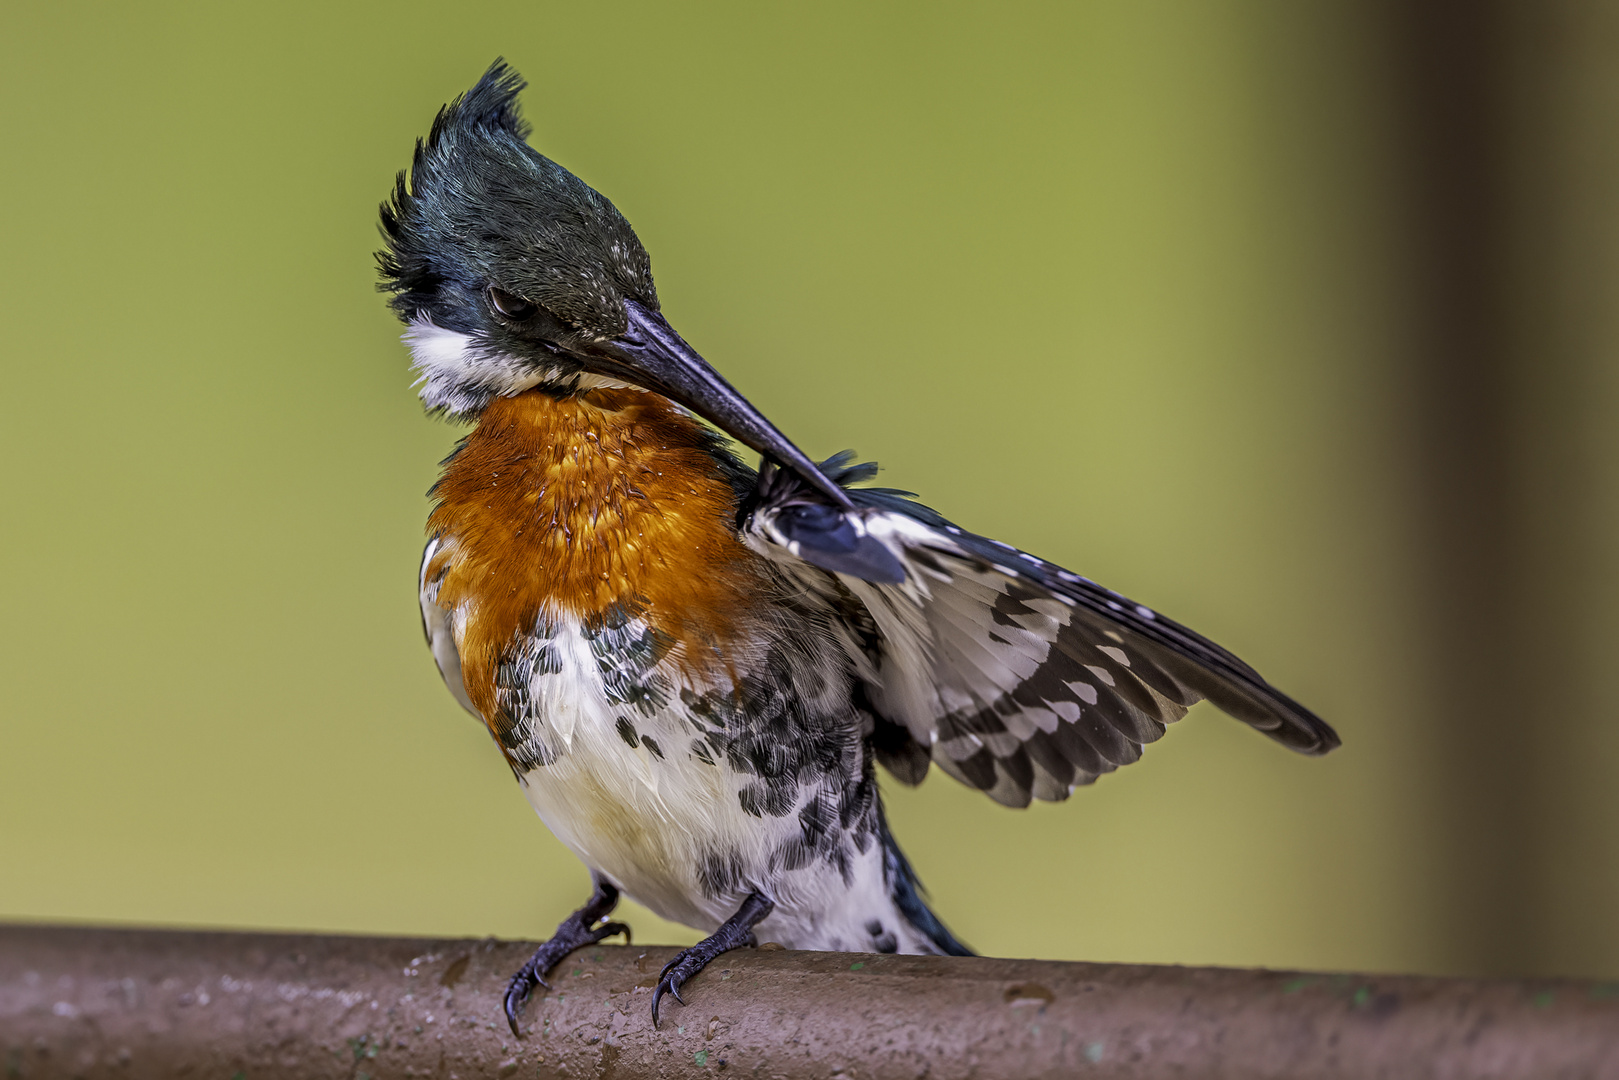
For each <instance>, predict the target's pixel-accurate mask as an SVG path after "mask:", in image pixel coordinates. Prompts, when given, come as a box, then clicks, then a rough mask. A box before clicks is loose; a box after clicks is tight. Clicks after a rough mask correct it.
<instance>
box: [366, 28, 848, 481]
mask: <svg viewBox="0 0 1619 1080" xmlns="http://www.w3.org/2000/svg"><path fill="white" fill-rule="evenodd" d="M524 85H525V84H524V82H523V80H522V78H521V77H520V76H518V74H517V73H516V72H514V71H512V70H511V69H510V68H509V67H507V66H506V65H505V63H504V62H502V61H499V60H497V61H496V62H495V63H494V65H493V66H491V67H490V68H489V70H488V71H487V72H485V73H484V76H483V78H481V79H479V80H478V83H477V85H475V86H474V87H473V88H472V89H471V90H469V91H467V93H466V94H464V95H462V96H461V97H458V98H456V99H455V100H454V101H452V102H450V103H449V104H448V105H446V106H445V107H444V108H443V109H441V110H439V114H438V117H437V118H436V119H435V120H434V121H433V127H432V131H431V132H430V133H429V135H428V137H427V138H426V139H425V140H419V141H418V142H417V144H416V154H415V158H414V160H413V162H412V165H411V170H410V175H409V176H408V178H407V176H406V174H405V173H403V172H401V173H400V174H399V179H398V182H397V183H396V185H395V188H394V193H393V197H392V198H391V199H390V200H389V201H387V202H385V203H384V204H383V206H382V232H383V237H384V240H385V241H386V243H387V248H386V250H384V251H382V252H379V253H378V256H377V260H378V263H379V265H380V266H381V270H382V278H383V282H382V286H381V287H382V289H383V291H385V292H389V293H392V294H393V298H392V300H391V301H390V304H391V306H392V307H393V309H394V311H395V312H396V313H397V314H398V316H399V318H400V319H401V320H402V321H403V322H404V323H405V324H406V326H407V327H408V329H407V330H406V332H405V340H406V342H407V343H408V344H409V345H410V348H411V351H412V353H413V355H414V357H415V362H416V368H417V370H418V371H419V372H420V373H421V397H422V400H423V402H425V403H426V405H427V406H428V408H429V409H433V410H435V411H442V412H445V413H448V414H451V415H454V416H459V417H465V418H469V419H470V418H475V417H476V416H477V414H478V413H479V412H481V411H482V409H483V408H484V406H485V405H487V404H489V402H490V401H492V400H493V399H494V398H496V397H501V396H506V395H512V394H520V393H523V392H525V391H529V390H535V389H539V390H542V391H545V392H549V393H555V394H568V393H574V392H578V391H580V390H585V389H589V388H591V387H599V386H633V387H639V388H641V389H644V390H650V391H652V392H654V393H658V394H662V395H664V396H666V397H668V398H670V399H672V400H674V401H676V402H679V403H680V404H681V405H684V406H685V407H687V408H689V409H691V410H692V411H693V412H695V413H697V414H698V415H699V416H702V417H704V418H705V419H707V420H709V421H710V422H712V423H714V424H715V425H717V426H718V427H719V428H721V429H722V430H724V431H725V432H727V433H728V434H730V435H732V436H733V437H735V438H736V439H738V440H739V441H741V442H743V443H745V444H747V445H748V446H750V447H752V448H753V449H755V450H757V451H759V452H760V453H762V454H765V455H766V456H768V457H771V458H774V459H775V460H776V461H778V462H780V463H781V464H783V465H785V466H787V467H789V468H791V469H793V470H794V471H795V472H798V473H801V474H802V475H804V478H805V479H806V480H808V481H809V482H810V483H811V484H813V485H814V486H815V487H816V488H818V489H820V490H821V491H822V492H823V493H825V494H827V495H828V496H830V497H831V498H833V499H834V500H835V501H836V502H837V503H838V504H839V505H840V506H843V507H846V508H847V507H849V506H850V503H849V501H848V497H847V496H846V495H845V494H844V493H843V490H842V489H841V488H839V487H838V486H837V485H836V484H834V483H832V482H831V481H830V480H828V479H826V477H825V476H823V475H822V473H821V472H820V470H819V469H817V468H816V467H815V465H814V463H813V462H811V461H810V459H809V458H808V457H806V456H805V455H804V454H803V452H802V451H800V450H799V449H798V448H797V447H796V446H794V445H793V444H792V443H791V442H789V441H788V440H787V438H786V437H785V436H784V435H782V434H781V432H779V431H777V430H776V428H775V427H774V426H773V425H772V424H771V423H770V422H769V421H768V420H766V419H765V418H764V417H763V416H762V415H760V413H759V411H758V410H757V409H755V408H754V407H753V406H752V405H750V404H749V403H748V401H747V399H745V398H744V397H742V395H741V394H739V393H737V392H736V390H734V389H733V388H732V387H731V385H730V384H729V383H727V382H726V381H725V380H724V379H723V378H722V377H721V376H720V375H719V373H718V372H716V371H715V370H714V369H713V368H712V367H710V366H709V365H708V363H707V362H706V361H704V360H703V358H702V357H701V356H699V355H697V353H696V352H695V351H694V350H693V349H692V348H691V346H689V345H687V344H686V342H685V341H683V340H682V339H681V337H680V335H679V334H677V333H675V331H674V329H673V328H672V327H671V326H670V325H669V324H668V323H667V322H666V321H665V320H664V318H663V315H662V314H661V313H660V311H659V308H658V294H657V289H656V288H655V287H654V286H653V284H652V264H651V261H650V260H649V259H648V258H647V253H646V249H645V248H643V247H642V246H641V241H640V240H639V239H637V238H636V235H635V232H634V230H632V229H631V228H630V224H629V222H627V221H625V220H624V216H623V215H622V214H620V213H619V212H618V210H617V209H616V208H615V207H614V206H613V204H612V203H610V202H608V201H607V200H606V199H605V198H603V197H602V196H601V195H600V194H598V193H597V192H596V191H594V190H592V189H591V188H590V187H589V186H588V185H587V184H585V183H584V181H582V180H580V179H579V178H578V177H576V176H574V175H573V174H572V173H570V172H568V170H566V169H564V168H563V167H562V166H560V165H558V164H557V163H556V162H554V161H551V160H550V159H548V158H546V157H543V156H542V155H540V154H539V153H537V152H536V151H535V150H534V149H533V148H532V147H530V146H529V145H528V143H527V141H526V138H527V135H528V125H527V124H526V123H525V122H524V121H523V119H522V116H521V115H520V113H519V112H518V108H517V95H518V93H519V92H520V91H521V90H522V89H523V87H524Z"/></svg>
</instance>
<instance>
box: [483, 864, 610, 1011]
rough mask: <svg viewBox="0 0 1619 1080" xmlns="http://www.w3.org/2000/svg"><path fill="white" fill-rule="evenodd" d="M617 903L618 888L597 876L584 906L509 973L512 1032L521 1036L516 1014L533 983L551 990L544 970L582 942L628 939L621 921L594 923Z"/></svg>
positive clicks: (553, 965)
mask: <svg viewBox="0 0 1619 1080" xmlns="http://www.w3.org/2000/svg"><path fill="white" fill-rule="evenodd" d="M617 906H618V889H616V888H615V887H613V886H612V885H609V884H608V883H607V882H605V881H602V880H601V879H599V878H598V879H597V880H596V891H595V892H594V893H592V894H591V897H590V899H589V900H588V901H586V903H585V906H584V907H582V908H580V909H579V910H578V911H576V912H574V913H573V914H572V915H569V916H568V917H567V918H566V919H563V920H562V922H561V924H559V925H558V926H557V932H556V933H555V934H553V935H551V940H550V941H547V942H546V943H545V944H544V945H541V946H540V947H539V948H538V949H535V950H534V955H533V956H531V957H529V958H528V963H526V964H524V965H523V966H522V967H521V968H519V969H518V970H517V974H516V975H513V976H512V981H511V982H509V983H507V984H506V1023H508V1024H510V1025H511V1028H512V1034H513V1035H518V1036H519V1037H521V1035H520V1033H519V1032H518V1030H517V1014H518V1012H519V1011H521V1010H522V1008H523V1002H525V1001H527V1000H528V995H529V992H530V991H532V990H533V989H534V987H535V986H536V985H538V986H543V987H545V988H546V989H547V990H549V989H551V984H550V983H548V982H546V981H545V973H546V972H547V971H550V970H551V968H553V967H555V966H556V963H557V961H558V960H561V959H562V958H563V957H564V956H567V955H568V954H569V953H571V952H573V950H575V949H577V948H579V947H580V946H581V945H594V944H596V942H598V941H600V940H601V939H602V938H608V937H612V936H613V935H614V934H623V935H624V940H625V942H628V941H629V940H630V928H629V927H628V926H625V925H624V924H623V923H620V922H604V923H602V924H601V925H600V926H597V925H596V923H597V922H598V921H599V920H601V919H604V918H606V917H607V915H608V913H609V912H611V911H612V910H613V908H615V907H617Z"/></svg>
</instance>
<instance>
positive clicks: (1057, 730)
mask: <svg viewBox="0 0 1619 1080" xmlns="http://www.w3.org/2000/svg"><path fill="white" fill-rule="evenodd" d="M850 460H851V459H850V458H849V457H847V456H845V455H839V456H838V457H837V458H834V459H832V460H830V461H828V462H826V463H825V464H823V466H822V467H823V469H824V470H825V471H826V472H827V475H829V476H832V477H833V478H834V479H835V480H838V481H839V482H840V483H843V484H844V485H845V486H846V487H847V485H848V484H849V483H851V482H852V481H853V480H864V479H868V478H869V477H870V475H871V473H872V471H873V467H871V466H851V465H850ZM848 490H849V493H850V496H851V498H852V499H853V501H854V503H855V505H856V507H857V510H856V511H855V512H853V513H837V512H833V511H832V510H831V509H830V508H829V507H826V506H825V505H824V503H822V502H820V496H819V495H818V494H816V493H815V492H813V491H811V490H810V489H809V488H808V486H807V485H805V484H803V483H802V481H799V480H798V479H797V478H796V477H795V476H793V475H792V474H789V473H784V472H782V471H780V470H777V469H775V468H773V467H772V466H770V465H768V464H767V465H766V466H765V468H764V469H762V470H761V471H760V474H759V482H758V488H757V489H756V491H755V493H754V495H753V497H752V499H751V500H750V502H749V504H748V505H747V506H746V507H745V512H744V522H743V531H744V536H745V538H746V539H747V540H748V542H749V544H750V545H752V546H753V548H754V549H755V550H756V551H759V552H760V553H761V554H764V555H766V556H768V557H769V558H771V559H772V560H773V561H775V562H776V564H777V565H778V566H779V567H781V568H782V570H783V571H784V572H785V573H787V574H788V575H789V576H791V577H794V578H796V579H797V580H799V581H800V582H802V583H804V584H805V585H806V586H807V587H809V588H811V589H816V588H823V589H824V582H825V580H826V578H827V576H828V575H834V576H835V577H836V578H837V581H838V582H839V583H840V585H841V586H842V588H843V589H844V590H846V591H847V593H848V594H849V595H852V596H853V597H854V598H855V599H856V600H857V601H858V602H859V603H861V604H863V605H864V606H865V607H866V609H867V612H868V613H869V614H870V616H871V620H872V623H873V624H874V625H875V626H876V629H877V634H876V637H877V646H876V650H877V653H878V655H877V656H876V657H875V659H872V658H870V657H866V658H863V660H864V661H865V668H866V669H867V670H869V671H870V672H871V674H870V675H869V676H868V679H869V685H868V686H867V688H866V694H867V697H868V699H869V701H870V704H871V707H872V708H873V710H874V711H875V712H876V713H877V714H878V716H879V718H880V721H881V723H882V725H883V731H884V737H883V741H884V746H883V747H882V748H881V756H882V760H884V761H885V763H887V762H890V761H894V762H898V763H899V766H900V767H899V769H897V770H895V772H896V776H898V777H899V778H900V779H901V780H903V781H905V782H907V783H915V782H919V781H920V780H921V778H922V775H923V774H925V772H926V760H927V759H931V760H932V762H933V763H934V764H936V765H938V766H939V767H940V768H941V769H943V770H944V771H945V772H946V773H948V774H949V775H951V776H953V777H955V778H956V779H957V780H959V781H961V782H962V783H964V784H967V785H969V786H971V787H975V788H978V789H979V790H982V791H984V792H985V793H986V794H988V795H989V796H990V797H991V798H993V799H995V800H996V801H998V802H1002V803H1005V804H1007V805H1010V806H1024V805H1027V804H1028V802H1029V800H1030V799H1031V798H1036V799H1042V800H1047V801H1055V800H1060V799H1063V798H1066V797H1067V796H1068V795H1069V794H1070V793H1072V791H1073V790H1074V789H1075V788H1076V787H1079V786H1081V785H1084V784H1089V783H1092V782H1093V781H1095V779H1096V778H1097V777H1098V776H1100V775H1102V774H1104V773H1107V772H1111V771H1113V770H1114V769H1116V768H1118V767H1119V766H1120V765H1128V764H1130V763H1131V762H1133V761H1136V760H1138V759H1139V758H1140V757H1141V753H1142V747H1144V746H1145V745H1146V744H1147V743H1150V742H1152V741H1154V740H1156V739H1158V738H1159V737H1161V736H1162V735H1163V734H1164V730H1165V727H1166V726H1167V725H1169V724H1171V723H1174V722H1175V721H1176V720H1179V719H1180V718H1181V717H1182V716H1184V715H1185V714H1186V711H1187V709H1188V708H1189V707H1190V706H1192V705H1193V704H1195V703H1196V702H1198V701H1200V700H1203V699H1208V700H1209V701H1211V702H1213V703H1214V704H1215V705H1217V706H1218V707H1219V708H1220V709H1222V710H1223V711H1225V712H1227V713H1229V714H1230V715H1232V716H1234V717H1236V718H1237V719H1239V720H1242V721H1243V722H1245V723H1247V724H1249V725H1250V726H1252V727H1254V728H1256V729H1258V730H1260V731H1262V732H1264V733H1265V734H1267V735H1269V736H1270V737H1271V738H1273V739H1275V740H1277V741H1278V742H1280V743H1282V744H1283V745H1284V746H1288V747H1290V748H1292V749H1294V750H1298V751H1301V752H1303V753H1307V754H1321V753H1325V752H1327V751H1328V750H1331V749H1333V748H1334V747H1336V746H1337V745H1338V737H1337V735H1336V734H1335V733H1334V732H1333V730H1332V729H1331V728H1330V727H1328V726H1327V725H1326V724H1325V723H1323V722H1322V721H1321V720H1320V719H1319V718H1317V717H1316V716H1315V715H1314V714H1312V713H1311V712H1309V710H1307V709H1305V708H1304V707H1303V706H1301V705H1299V704H1298V703H1297V702H1295V701H1293V700H1292V699H1291V698H1289V697H1287V696H1286V695H1284V694H1282V693H1281V692H1279V691H1277V690H1276V689H1275V688H1274V687H1272V686H1270V684H1269V683H1267V682H1265V680H1264V679H1263V678H1261V677H1260V675H1259V674H1258V673H1257V672H1256V671H1254V669H1253V668H1251V667H1249V666H1248V665H1247V664H1245V663H1243V662H1242V661H1241V660H1239V659H1237V657H1235V656H1233V655H1232V654H1231V653H1229V652H1227V651H1226V650H1225V649H1222V648H1221V647H1220V646H1218V645H1216V644H1214V643H1213V642H1211V641H1209V640H1208V639H1207V638H1204V637H1202V636H1200V635H1198V634H1196V633H1194V632H1193V631H1191V630H1189V629H1187V628H1186V627H1184V626H1182V625H1180V624H1179V623H1176V622H1174V621H1172V620H1170V619H1166V618H1164V617H1163V616H1162V615H1159V614H1158V613H1157V612H1155V611H1152V610H1151V609H1149V608H1147V607H1145V606H1143V605H1140V604H1137V603H1135V602H1134V601H1132V600H1129V599H1127V598H1126V597H1124V596H1121V595H1119V594H1118V593H1115V592H1113V591H1111V590H1109V589H1105V588H1103V587H1102V586H1099V585H1097V584H1096V583H1094V582H1092V581H1090V580H1088V579H1086V578H1083V577H1080V576H1079V575H1078V574H1074V573H1072V572H1070V571H1068V570H1064V569H1063V568H1061V567H1059V566H1056V565H1054V564H1052V563H1048V562H1046V561H1044V560H1042V559H1038V558H1036V557H1034V556H1032V555H1029V554H1028V553H1026V552H1022V551H1019V550H1017V549H1016V548H1013V547H1010V546H1009V545H1006V544H1003V543H1001V542H999V541H996V540H990V539H988V538H986V537H982V536H976V535H974V534H972V533H968V532H965V531H964V530H962V529H960V528H958V527H956V526H954V525H952V524H950V523H949V522H948V521H946V520H945V519H944V518H942V517H940V516H939V515H938V514H936V513H934V512H933V511H932V510H929V509H928V508H927V507H925V506H922V505H920V504H918V503H915V502H913V501H911V500H910V498H909V497H908V495H907V494H906V493H904V492H896V491H890V490H885V489H872V488H849V489H848ZM806 507H813V508H814V509H813V510H810V509H806ZM895 566H897V567H900V568H902V570H903V573H902V574H901V573H896V572H895V571H894V569H893V568H894V567H895ZM862 568H869V569H865V570H863V569H862ZM817 579H818V580H817ZM896 579H897V580H896ZM906 735H908V736H909V738H910V739H911V740H912V742H913V743H914V746H915V747H916V748H917V749H916V750H915V751H910V750H908V749H907V748H906V747H905V746H903V745H901V743H900V741H901V740H903V738H904V736H906ZM923 753H925V755H926V757H925V758H923V757H922V754H923ZM919 759H920V761H919ZM919 765H920V767H919Z"/></svg>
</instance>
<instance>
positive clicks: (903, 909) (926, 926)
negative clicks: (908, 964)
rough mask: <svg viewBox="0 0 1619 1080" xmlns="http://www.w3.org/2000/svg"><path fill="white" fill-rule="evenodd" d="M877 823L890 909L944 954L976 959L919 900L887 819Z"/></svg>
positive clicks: (919, 887) (907, 863)
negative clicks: (881, 843)
mask: <svg viewBox="0 0 1619 1080" xmlns="http://www.w3.org/2000/svg"><path fill="white" fill-rule="evenodd" d="M878 824H879V826H880V827H881V829H882V841H883V870H884V873H885V874H886V876H887V878H888V891H889V895H890V896H892V897H893V898H894V906H895V907H897V908H898V909H899V913H900V914H901V915H903V916H905V919H906V921H907V922H909V923H910V924H911V925H912V926H913V927H915V928H916V930H917V932H918V933H920V934H921V935H922V936H923V937H926V938H927V939H928V940H929V941H931V942H933V944H934V945H935V946H936V947H937V948H938V950H939V951H940V952H941V953H943V954H944V955H946V956H976V955H977V953H975V952H973V951H972V950H971V949H969V948H968V947H967V946H965V945H963V944H962V943H961V942H960V941H959V940H957V939H956V935H954V934H952V933H951V932H950V930H949V928H948V927H946V926H945V925H944V923H942V922H940V921H939V917H938V916H937V915H935V914H933V910H932V909H931V908H929V907H928V905H927V904H926V902H924V901H923V899H922V893H923V889H922V883H921V882H920V881H918V880H917V879H916V871H915V870H912V869H911V862H910V860H909V859H907V858H906V857H905V853H904V852H903V851H901V850H900V849H899V845H898V844H897V843H895V842H894V834H893V833H891V832H889V831H888V818H887V816H886V815H883V816H882V817H879V818H878Z"/></svg>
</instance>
